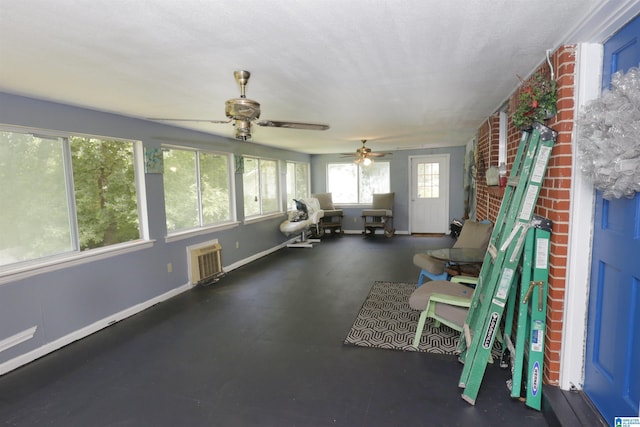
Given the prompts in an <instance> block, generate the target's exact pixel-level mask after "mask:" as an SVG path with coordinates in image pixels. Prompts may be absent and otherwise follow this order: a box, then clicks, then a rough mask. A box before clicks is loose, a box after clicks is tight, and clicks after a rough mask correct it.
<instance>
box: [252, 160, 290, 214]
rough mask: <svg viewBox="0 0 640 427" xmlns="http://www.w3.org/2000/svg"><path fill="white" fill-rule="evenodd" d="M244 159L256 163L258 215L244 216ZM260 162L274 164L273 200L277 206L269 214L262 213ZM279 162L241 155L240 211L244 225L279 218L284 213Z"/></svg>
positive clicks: (262, 198)
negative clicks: (241, 193)
mask: <svg viewBox="0 0 640 427" xmlns="http://www.w3.org/2000/svg"><path fill="white" fill-rule="evenodd" d="M246 159H255V160H257V161H258V201H259V208H260V212H259V213H258V214H253V215H247V214H246V206H245V203H244V197H246V194H244V193H245V191H244V190H245V188H246V187H245V173H246V170H245V167H244V162H245V160H246ZM262 161H268V162H273V163H274V164H275V167H276V170H275V179H276V182H275V191H276V195H275V200H276V203H277V206H276V208H275V210H274V211H269V212H264V211H263V204H262V202H263V200H264V197H263V195H262V170H261V162H262ZM280 163H281V162H280V161H278V160H277V159H272V158H268V157H260V156H252V155H242V165H243V166H242V185H243V200H242V210H243V215H244V223H245V224H251V223H253V222H257V221H262V220H265V219H269V218H272V217H276V216H281V215H282V214H283V213H284V211H283V210H282V196H281V194H282V188H281V187H282V184H281V179H280V176H281V175H280V170H281V165H280Z"/></svg>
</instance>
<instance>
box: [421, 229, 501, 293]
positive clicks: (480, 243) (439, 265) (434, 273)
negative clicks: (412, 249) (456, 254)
mask: <svg viewBox="0 0 640 427" xmlns="http://www.w3.org/2000/svg"><path fill="white" fill-rule="evenodd" d="M492 231H493V224H491V223H490V222H477V221H470V220H467V221H465V223H464V225H463V226H462V230H461V231H460V236H459V237H458V240H456V242H455V244H454V245H453V247H454V248H474V249H475V248H477V249H483V250H484V251H486V250H487V246H489V240H490V239H491V232H492ZM413 263H414V264H415V265H416V266H417V267H420V269H421V271H420V277H419V278H418V286H420V285H422V283H423V282H424V279H425V278H429V279H431V280H446V279H448V278H449V273H448V271H447V268H448V267H449V265H448V264H447V262H445V261H441V260H439V259H435V258H434V257H432V256H430V255H428V254H426V253H419V254H415V255H414V256H413Z"/></svg>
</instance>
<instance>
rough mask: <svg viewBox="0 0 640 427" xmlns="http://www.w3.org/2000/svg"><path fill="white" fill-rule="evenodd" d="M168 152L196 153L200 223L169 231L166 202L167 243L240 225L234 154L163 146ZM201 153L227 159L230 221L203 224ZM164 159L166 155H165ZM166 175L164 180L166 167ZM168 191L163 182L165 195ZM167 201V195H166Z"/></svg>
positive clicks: (173, 145)
mask: <svg viewBox="0 0 640 427" xmlns="http://www.w3.org/2000/svg"><path fill="white" fill-rule="evenodd" d="M166 150H180V151H187V152H192V153H195V160H196V161H195V164H194V170H193V172H194V173H195V175H196V188H197V204H198V207H197V209H198V222H199V225H198V226H195V227H189V228H181V229H177V230H172V231H169V229H168V228H167V225H166V222H167V218H166V201H165V206H164V207H165V231H166V235H165V241H166V242H173V241H176V240H181V239H185V238H188V237H192V236H197V235H201V234H208V233H210V232H211V231H221V230H225V229H229V228H233V227H235V226H237V225H238V219H237V210H236V187H235V179H234V172H233V170H234V169H233V164H234V159H233V153H229V152H224V151H217V150H208V149H202V148H196V147H191V146H183V145H176V144H163V145H162V151H163V153H164V151H166ZM199 153H204V154H212V155H217V156H222V157H226V164H227V179H228V183H229V186H228V191H229V219H228V220H225V221H220V222H215V223H208V224H204V222H203V212H202V211H203V207H202V191H201V189H202V183H201V180H200V179H201V173H200V171H201V169H200V157H199ZM163 158H164V155H163ZM164 169H165V170H164V173H163V178H164V174H166V173H167V170H166V167H165V168H164ZM163 181H164V180H163ZM165 190H166V188H165V186H164V182H163V194H164V191H165ZM165 199H166V195H165Z"/></svg>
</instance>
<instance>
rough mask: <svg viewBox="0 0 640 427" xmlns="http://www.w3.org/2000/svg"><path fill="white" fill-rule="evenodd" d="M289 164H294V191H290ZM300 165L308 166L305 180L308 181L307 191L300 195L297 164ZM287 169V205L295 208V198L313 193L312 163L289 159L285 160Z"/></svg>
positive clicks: (288, 207) (289, 207)
mask: <svg viewBox="0 0 640 427" xmlns="http://www.w3.org/2000/svg"><path fill="white" fill-rule="evenodd" d="M289 165H293V167H294V174H295V175H294V176H293V178H292V179H293V185H294V187H295V188H294V189H293V191H292V192H290V191H289ZM298 165H304V166H305V167H306V169H307V170H306V176H305V181H306V186H307V191H306V192H305V194H304V195H302V196H300V193H299V192H298V188H297V185H296V183H297V178H298V176H297V168H296V167H297V166H298ZM285 171H286V178H285V194H286V197H287V200H286V203H285V206H286V207H287V209H289V210H290V209H295V203H293V198H305V197H309V196H310V195H311V164H310V163H309V162H296V161H293V160H287V161H285Z"/></svg>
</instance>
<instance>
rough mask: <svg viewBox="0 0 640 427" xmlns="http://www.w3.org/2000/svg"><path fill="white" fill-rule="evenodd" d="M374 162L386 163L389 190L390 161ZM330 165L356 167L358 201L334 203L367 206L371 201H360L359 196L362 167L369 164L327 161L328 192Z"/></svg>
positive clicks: (329, 189)
mask: <svg viewBox="0 0 640 427" xmlns="http://www.w3.org/2000/svg"><path fill="white" fill-rule="evenodd" d="M375 164H386V165H387V166H388V176H387V179H388V181H389V182H388V188H389V189H388V191H389V192H390V191H391V162H390V161H376V163H375ZM331 165H349V166H352V167H356V168H357V169H356V171H357V174H356V191H357V198H358V201H357V202H336V201H335V200H334V204H335V205H336V206H347V207H348V206H353V207H361V206H369V205H371V204H372V202H362V201H360V198H361V197H360V196H361V188H360V187H361V178H362V173H361V171H362V168H367V167H371V165H368V166H364V165H363V164H360V163H355V162H329V163H327V166H326V187H325V188H326V189H327V191H328V192H332V191H331V190H332V189H331V187H330V186H329V168H330V167H331Z"/></svg>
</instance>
